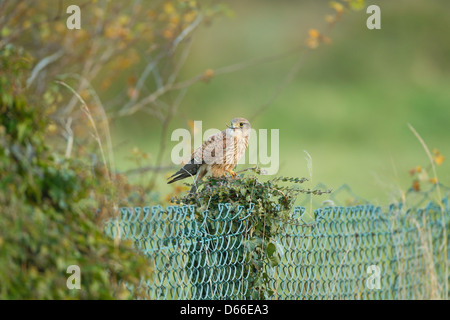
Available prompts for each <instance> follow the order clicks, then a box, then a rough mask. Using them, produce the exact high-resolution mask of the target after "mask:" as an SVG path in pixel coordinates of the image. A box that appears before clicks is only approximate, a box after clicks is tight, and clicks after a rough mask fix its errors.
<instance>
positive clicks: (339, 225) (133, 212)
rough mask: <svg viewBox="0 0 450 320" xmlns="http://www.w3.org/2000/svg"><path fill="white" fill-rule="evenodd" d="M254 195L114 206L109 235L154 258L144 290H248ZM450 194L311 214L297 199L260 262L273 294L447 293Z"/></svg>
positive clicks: (224, 293)
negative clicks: (268, 256) (202, 202)
mask: <svg viewBox="0 0 450 320" xmlns="http://www.w3.org/2000/svg"><path fill="white" fill-rule="evenodd" d="M252 209H253V207H252V205H251V204H250V205H249V207H247V208H244V207H243V206H239V207H237V208H233V207H231V206H230V205H229V204H220V205H219V206H218V208H217V209H216V210H211V211H208V210H207V211H204V212H203V213H201V214H199V213H197V212H196V210H195V207H194V206H168V207H166V208H163V207H162V206H151V207H135V208H128V207H124V208H120V210H119V215H118V216H117V218H116V219H114V220H110V221H108V222H107V223H106V226H105V227H106V232H107V234H108V235H109V236H111V237H113V238H116V237H119V238H120V239H124V240H125V239H127V240H131V241H133V242H134V243H135V245H136V247H137V248H138V249H139V250H141V251H143V252H144V253H145V254H146V255H147V256H148V257H149V258H150V261H151V263H152V264H153V267H154V270H155V276H154V278H153V279H152V280H148V281H146V282H143V283H141V285H142V286H144V288H145V290H146V292H147V294H148V297H149V298H150V299H246V298H249V292H251V290H252V287H251V286H250V285H249V283H251V281H250V280H251V278H252V274H251V273H250V271H249V270H250V269H249V268H246V267H245V263H246V259H245V257H246V255H248V254H251V253H252V252H251V246H249V245H248V244H249V242H250V240H251V235H250V232H249V231H250V230H251V226H252V222H251V219H250V217H251V215H252ZM449 215H450V210H449V204H448V200H447V199H444V200H443V202H442V205H438V204H435V203H433V202H430V203H428V204H427V205H425V206H424V207H423V208H420V209H405V208H403V206H402V205H391V206H389V207H387V208H382V207H380V206H373V205H369V204H366V205H357V206H348V207H346V206H328V207H321V208H318V209H316V210H314V216H313V217H308V216H307V210H306V208H305V207H303V206H298V207H295V208H294V209H293V211H292V213H291V219H290V220H289V221H288V222H280V223H279V224H280V228H279V230H280V232H279V233H278V237H277V238H276V239H272V242H273V243H275V245H276V246H277V250H279V252H281V257H282V259H281V261H280V263H279V264H278V265H277V266H275V267H270V266H269V264H267V263H266V262H264V261H266V260H265V257H261V258H262V259H261V261H263V262H264V263H265V266H264V269H263V270H264V272H265V273H266V274H267V278H268V282H269V286H270V287H271V288H272V290H273V295H271V297H270V298H271V299H427V298H447V297H448V283H449V278H448V273H449V269H448V266H449V263H448V262H449V259H448V256H449V248H448V241H449V235H448V226H449Z"/></svg>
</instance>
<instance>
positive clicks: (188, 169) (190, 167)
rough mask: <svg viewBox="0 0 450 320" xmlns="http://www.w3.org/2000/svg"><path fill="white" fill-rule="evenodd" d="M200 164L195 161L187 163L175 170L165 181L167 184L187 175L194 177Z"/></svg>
mask: <svg viewBox="0 0 450 320" xmlns="http://www.w3.org/2000/svg"><path fill="white" fill-rule="evenodd" d="M200 166H201V164H197V163H187V164H186V165H185V166H184V167H183V168H181V169H180V170H178V171H177V172H175V173H174V174H173V175H172V176H171V177H169V179H172V180H170V181H168V182H167V184H170V183H172V182H175V181H178V180H181V179H185V178H188V177H194V176H195V175H196V174H197V172H198V170H199V169H200Z"/></svg>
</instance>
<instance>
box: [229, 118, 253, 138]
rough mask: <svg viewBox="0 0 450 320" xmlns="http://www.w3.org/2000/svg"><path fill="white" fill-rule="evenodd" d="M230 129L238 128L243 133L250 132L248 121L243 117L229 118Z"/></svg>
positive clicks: (247, 133)
mask: <svg viewBox="0 0 450 320" xmlns="http://www.w3.org/2000/svg"><path fill="white" fill-rule="evenodd" d="M229 128H230V129H232V130H240V131H241V132H242V133H243V134H244V135H249V134H250V128H251V126H250V122H249V121H248V120H247V119H245V118H234V119H233V120H231V126H230V127H229Z"/></svg>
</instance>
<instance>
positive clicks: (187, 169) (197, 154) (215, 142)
mask: <svg viewBox="0 0 450 320" xmlns="http://www.w3.org/2000/svg"><path fill="white" fill-rule="evenodd" d="M225 136H226V133H225V131H221V132H218V133H216V134H214V135H212V136H210V137H209V138H208V139H207V140H206V141H205V142H204V143H203V144H202V145H201V146H200V147H198V148H197V149H195V150H194V152H193V153H192V155H191V159H190V161H189V162H188V163H186V164H185V165H184V166H183V167H182V168H181V169H180V170H178V171H177V172H175V174H173V175H172V176H171V177H169V179H172V180H170V181H169V182H167V183H168V184H169V183H172V182H175V181H178V180H181V179H185V178H188V177H194V176H195V175H196V174H197V172H198V171H199V170H200V168H201V167H202V165H204V164H211V163H212V162H214V157H215V150H217V148H218V146H220V143H222V144H223V140H224V138H225ZM205 173H206V172H205ZM203 175H204V174H203Z"/></svg>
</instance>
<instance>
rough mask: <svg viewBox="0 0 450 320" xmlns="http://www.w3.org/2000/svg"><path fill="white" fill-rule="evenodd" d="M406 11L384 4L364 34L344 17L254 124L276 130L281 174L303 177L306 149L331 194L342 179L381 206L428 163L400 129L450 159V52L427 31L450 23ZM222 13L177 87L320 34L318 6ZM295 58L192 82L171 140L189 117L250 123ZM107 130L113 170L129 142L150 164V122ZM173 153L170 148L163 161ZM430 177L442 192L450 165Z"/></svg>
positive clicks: (153, 131)
mask: <svg viewBox="0 0 450 320" xmlns="http://www.w3.org/2000/svg"><path fill="white" fill-rule="evenodd" d="M405 4H406V2H404V1H399V2H398V3H389V4H388V3H386V4H383V9H382V19H383V23H382V30H379V31H369V30H367V29H366V28H365V17H366V15H365V13H364V12H358V13H352V14H350V15H348V16H347V17H346V18H345V19H344V21H342V23H341V24H340V25H338V26H337V27H336V29H335V30H334V31H333V34H332V35H331V37H332V40H333V43H332V44H331V45H329V46H324V47H320V48H318V49H317V50H316V51H314V52H312V54H311V55H309V56H308V57H307V60H306V62H305V64H304V65H303V66H302V68H301V71H300V73H299V75H298V76H297V77H296V78H295V79H294V81H293V82H292V83H291V84H289V85H287V86H286V87H285V89H284V90H283V91H282V93H281V94H280V96H278V98H277V99H275V101H274V102H273V103H272V104H271V106H270V108H269V109H268V110H267V111H266V112H265V113H264V114H262V115H261V116H260V117H259V118H257V120H256V121H255V122H254V123H252V125H253V127H255V128H268V129H270V128H280V129H281V131H280V140H281V141H280V165H281V167H280V171H279V174H281V175H290V176H308V168H307V163H306V161H305V160H304V154H303V150H307V151H308V152H309V153H310V154H311V156H312V157H313V159H314V165H315V172H314V174H315V182H317V183H319V182H322V183H324V184H326V185H327V186H329V187H332V188H338V187H339V186H340V185H342V184H344V183H347V184H349V185H350V186H351V187H352V189H353V190H354V191H355V193H357V194H359V195H361V196H362V197H364V198H368V199H371V200H373V201H374V202H377V203H385V202H386V201H389V200H391V195H392V193H393V190H395V189H396V188H398V186H401V187H402V188H408V187H409V186H410V183H411V181H410V180H411V179H410V177H409V176H408V171H409V169H411V168H412V167H414V166H417V165H418V164H420V163H423V162H424V161H426V159H427V158H426V155H424V154H423V152H422V150H421V149H420V147H418V145H417V141H416V140H415V137H414V135H413V134H412V133H411V131H410V130H409V129H408V125H407V124H408V123H411V124H412V125H413V126H414V127H415V128H416V129H417V130H418V131H419V132H420V133H421V135H422V136H423V138H424V139H425V140H426V141H427V142H428V144H429V145H430V148H437V149H438V150H439V151H441V153H442V154H443V155H444V156H448V155H450V144H448V138H449V131H448V119H449V118H450V108H448V105H449V104H450V92H449V91H448V87H449V86H450V77H449V76H448V74H446V73H445V71H444V70H445V69H446V68H447V69H448V67H449V66H450V61H449V59H448V58H447V57H448V56H449V55H448V53H449V52H450V44H449V43H448V41H446V38H445V35H444V34H442V33H439V32H436V31H435V30H445V29H448V28H449V27H450V21H449V20H448V19H446V18H445V15H444V13H443V11H444V10H443V9H442V7H441V5H444V6H445V5H447V3H445V2H439V1H437V2H436V3H434V2H433V3H427V4H424V3H423V2H419V1H413V2H411V1H409V2H407V5H405ZM230 6H231V8H233V9H234V11H235V17H234V18H222V19H219V20H218V21H215V23H214V24H213V25H212V26H210V27H208V28H202V30H201V31H200V32H199V34H198V35H197V37H196V39H195V41H194V44H193V47H192V52H191V54H190V55H189V57H188V63H187V65H186V68H185V69H184V70H183V73H182V75H181V79H189V78H190V77H191V76H193V75H195V74H198V73H199V72H202V71H203V70H205V69H207V68H211V67H212V68H216V67H221V66H225V65H228V64H233V63H236V62H240V61H244V60H246V59H250V58H254V57H262V56H267V55H271V54H275V53H280V52H283V51H286V50H287V49H289V48H292V47H293V46H295V45H298V44H299V43H300V44H301V43H303V41H304V39H305V37H306V33H307V30H308V28H311V27H317V28H320V27H321V26H323V25H324V23H323V22H322V20H323V16H324V15H325V14H326V13H328V8H327V5H326V3H324V4H312V2H311V3H309V4H308V3H306V4H305V3H304V4H300V3H297V4H293V3H292V2H282V3H280V4H279V5H278V4H273V3H271V2H264V4H260V3H258V4H256V2H246V3H245V4H242V3H237V2H232V3H231V4H230ZM252 8H258V10H253V9H252ZM436 28H439V29H436ZM295 61H296V57H295V56H292V57H288V58H286V59H283V60H281V61H277V62H270V63H266V64H262V65H258V66H255V67H251V68H248V69H244V70H241V71H238V72H235V73H230V74H226V75H221V76H218V77H217V78H213V79H212V81H211V82H209V83H208V84H205V83H197V84H195V85H194V86H192V87H191V88H190V89H189V91H188V92H187V94H186V97H185V99H184V100H183V102H182V104H181V105H180V108H179V109H180V112H179V115H180V117H179V118H177V119H174V121H172V122H171V124H170V128H169V132H171V130H173V129H175V128H179V127H182V128H188V125H187V122H186V120H203V121H204V127H215V128H220V129H222V128H225V123H226V122H228V121H229V120H230V119H232V118H234V117H236V116H244V117H249V116H250V115H252V114H253V113H254V112H255V110H256V109H257V108H259V107H260V106H261V105H263V104H264V103H266V102H267V101H268V99H270V97H271V96H272V94H273V93H274V92H275V90H277V85H278V84H279V83H280V81H282V79H283V78H284V77H285V75H286V74H287V73H288V72H289V70H290V68H291V67H292V66H293V64H294V63H295ZM111 130H112V134H113V141H114V144H115V145H116V146H117V147H116V149H115V154H116V160H117V167H118V168H119V169H122V170H124V169H125V168H129V167H132V163H131V162H127V160H126V157H127V156H128V151H129V150H130V149H131V148H132V147H134V146H135V145H136V146H138V147H140V148H141V149H142V150H144V151H146V152H149V153H151V154H152V155H153V156H154V158H153V159H151V160H150V163H154V162H155V160H156V159H155V158H156V155H157V150H158V146H159V143H160V131H161V125H160V124H159V123H158V122H157V121H156V120H155V119H153V118H151V117H149V116H147V115H139V116H136V117H132V118H123V119H120V120H116V121H115V122H114V123H113V125H112V128H111ZM167 139H168V140H169V139H170V137H167ZM174 145H175V142H169V143H168V150H167V151H166V152H165V155H164V159H165V161H166V162H170V148H171V147H172V146H174ZM394 167H395V169H394ZM436 170H437V171H438V174H439V176H440V177H441V181H442V182H443V183H447V184H450V165H449V162H448V161H446V162H444V163H443V164H442V166H440V167H438V168H437V169H436ZM139 179H144V180H145V179H146V177H140V178H139ZM158 186H160V188H159V190H160V191H161V192H162V193H163V194H164V193H167V192H169V191H170V190H171V189H170V188H168V187H166V186H165V183H164V179H163V177H160V179H159V180H158Z"/></svg>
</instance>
